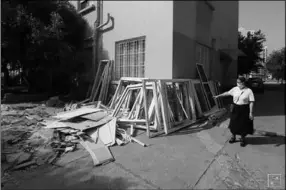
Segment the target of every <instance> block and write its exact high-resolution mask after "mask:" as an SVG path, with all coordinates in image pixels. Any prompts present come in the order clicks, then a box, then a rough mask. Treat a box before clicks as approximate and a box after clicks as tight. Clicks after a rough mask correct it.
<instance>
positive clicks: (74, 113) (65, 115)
mask: <svg viewBox="0 0 286 190" xmlns="http://www.w3.org/2000/svg"><path fill="white" fill-rule="evenodd" d="M99 111H102V109H97V108H90V107H81V108H79V109H76V110H72V111H67V112H61V113H58V114H57V115H56V116H54V118H57V119H60V120H67V119H71V118H74V117H78V116H82V115H85V114H89V113H94V112H99Z"/></svg>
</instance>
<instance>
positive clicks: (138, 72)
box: [113, 36, 146, 80]
mask: <svg viewBox="0 0 286 190" xmlns="http://www.w3.org/2000/svg"><path fill="white" fill-rule="evenodd" d="M142 41H143V44H140V42H142ZM136 42H138V52H135V50H136V48H135V47H132V46H133V45H135V43H136ZM128 44H129V45H128ZM141 46H142V47H141ZM121 48H122V49H121ZM141 48H143V49H141ZM140 49H141V50H142V51H140ZM118 51H119V52H122V57H120V56H121V54H120V53H118ZM124 51H126V54H125V55H124ZM114 52H115V64H114V73H113V80H119V79H120V78H121V77H141V78H144V77H145V55H146V36H139V37H135V38H130V39H125V40H120V41H116V42H115V51H114ZM131 52H133V55H130V54H131ZM140 54H143V55H142V60H141V62H139V56H140ZM124 56H126V57H124ZM130 56H131V57H132V56H133V57H132V58H130ZM121 59H122V60H121ZM129 59H133V60H134V59H136V60H137V64H138V65H128V64H130V62H131V61H130V60H129ZM118 60H119V63H118ZM128 60H129V61H128ZM118 64H120V65H119V66H118ZM121 64H122V65H121ZM121 67H122V68H121ZM132 67H134V69H132ZM140 67H142V68H141V69H140ZM126 73H127V74H126ZM130 74H132V76H129V75H130ZM125 75H128V76H125Z"/></svg>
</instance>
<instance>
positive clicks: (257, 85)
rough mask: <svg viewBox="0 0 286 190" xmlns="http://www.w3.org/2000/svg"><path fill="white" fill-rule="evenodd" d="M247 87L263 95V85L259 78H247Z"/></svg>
mask: <svg viewBox="0 0 286 190" xmlns="http://www.w3.org/2000/svg"><path fill="white" fill-rule="evenodd" d="M248 85H249V88H251V89H252V91H253V92H258V93H264V83H263V80H262V79H261V78H249V79H248Z"/></svg>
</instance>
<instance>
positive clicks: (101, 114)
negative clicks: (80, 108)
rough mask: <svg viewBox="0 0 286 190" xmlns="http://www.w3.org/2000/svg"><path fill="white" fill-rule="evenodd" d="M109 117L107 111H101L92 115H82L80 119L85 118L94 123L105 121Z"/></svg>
mask: <svg viewBox="0 0 286 190" xmlns="http://www.w3.org/2000/svg"><path fill="white" fill-rule="evenodd" d="M107 115H108V113H107V112H106V111H99V112H95V113H91V114H87V115H82V116H80V117H81V118H84V119H89V120H92V121H99V120H101V119H103V118H104V117H106V116H107Z"/></svg>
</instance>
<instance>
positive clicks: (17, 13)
mask: <svg viewBox="0 0 286 190" xmlns="http://www.w3.org/2000/svg"><path fill="white" fill-rule="evenodd" d="M1 5H2V12H1V16H2V21H1V34H2V41H1V47H2V57H3V58H4V59H2V64H1V66H2V68H3V67H4V68H5V67H6V68H7V65H8V64H10V65H12V66H13V67H21V68H22V69H23V71H24V73H26V74H27V75H28V76H32V74H31V73H34V74H37V75H38V77H37V80H30V82H31V83H36V82H42V81H43V80H46V78H49V84H50V89H52V88H53V79H54V76H56V75H57V76H60V75H65V77H62V79H61V80H59V82H61V81H70V78H72V77H73V76H75V75H76V73H77V72H78V70H77V68H78V67H79V65H78V64H80V63H79V62H77V61H75V55H76V54H77V52H78V51H80V50H81V49H82V48H83V45H84V39H85V35H86V29H87V28H88V25H87V22H86V21H85V20H84V19H83V18H82V17H81V16H80V15H79V14H78V13H77V11H76V10H75V8H74V7H73V6H72V5H71V4H70V3H69V2H68V1H67V0H42V1H28V0H4V1H2V3H1ZM3 60H5V61H3ZM40 73H41V74H40ZM42 73H46V74H45V75H43V74H42ZM59 82H57V84H58V83H59ZM40 86H45V85H43V84H42V85H41V84H40ZM59 89H61V88H59Z"/></svg>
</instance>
